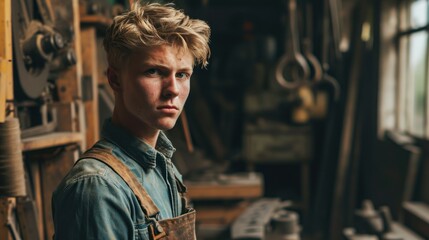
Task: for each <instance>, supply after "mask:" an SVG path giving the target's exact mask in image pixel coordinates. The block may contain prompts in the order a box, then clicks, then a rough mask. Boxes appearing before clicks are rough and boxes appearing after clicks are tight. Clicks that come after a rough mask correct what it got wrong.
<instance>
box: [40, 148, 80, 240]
mask: <svg viewBox="0 0 429 240" xmlns="http://www.w3.org/2000/svg"><path fill="white" fill-rule="evenodd" d="M75 158H76V150H75V148H74V149H66V150H65V151H63V152H61V153H59V154H58V155H55V156H52V153H49V154H47V155H46V156H41V158H40V159H42V161H41V182H42V193H43V194H42V202H43V216H44V221H43V222H44V226H45V236H46V239H52V236H53V234H54V222H53V217H52V208H51V199H52V193H53V191H54V190H55V189H56V188H57V186H58V184H59V183H60V182H61V180H62V179H63V178H64V176H65V175H66V174H67V173H68V172H69V171H70V169H71V168H72V167H73V164H74V161H75Z"/></svg>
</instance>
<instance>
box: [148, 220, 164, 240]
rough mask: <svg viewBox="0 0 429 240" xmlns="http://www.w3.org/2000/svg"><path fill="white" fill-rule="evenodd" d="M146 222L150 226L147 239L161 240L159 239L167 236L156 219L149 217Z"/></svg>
mask: <svg viewBox="0 0 429 240" xmlns="http://www.w3.org/2000/svg"><path fill="white" fill-rule="evenodd" d="M147 220H148V221H149V222H150V224H149V237H150V239H151V240H158V239H161V238H163V237H165V236H167V234H166V233H165V231H164V229H163V228H162V226H161V224H159V222H158V221H157V220H156V218H154V217H151V218H147Z"/></svg>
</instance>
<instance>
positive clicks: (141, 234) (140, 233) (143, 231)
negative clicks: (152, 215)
mask: <svg viewBox="0 0 429 240" xmlns="http://www.w3.org/2000/svg"><path fill="white" fill-rule="evenodd" d="M147 228H148V224H146V223H138V224H134V229H135V239H136V240H148V239H149V231H148V229H147Z"/></svg>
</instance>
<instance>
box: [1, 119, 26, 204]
mask: <svg viewBox="0 0 429 240" xmlns="http://www.w3.org/2000/svg"><path fill="white" fill-rule="evenodd" d="M20 136H21V133H20V129H19V121H18V119H17V118H8V119H6V121H5V122H4V123H0V197H18V196H24V195H25V177H24V175H25V174H24V162H23V160H22V149H21V137H20Z"/></svg>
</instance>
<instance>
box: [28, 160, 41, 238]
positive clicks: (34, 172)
mask: <svg viewBox="0 0 429 240" xmlns="http://www.w3.org/2000/svg"><path fill="white" fill-rule="evenodd" d="M27 163H28V164H29V166H30V171H31V180H32V183H33V184H32V185H33V189H32V190H33V193H34V201H36V207H37V209H38V219H37V221H38V224H37V227H38V229H39V239H45V229H44V227H43V214H42V209H43V206H42V183H41V181H40V178H41V176H40V163H39V162H38V161H28V162H27Z"/></svg>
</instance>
